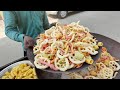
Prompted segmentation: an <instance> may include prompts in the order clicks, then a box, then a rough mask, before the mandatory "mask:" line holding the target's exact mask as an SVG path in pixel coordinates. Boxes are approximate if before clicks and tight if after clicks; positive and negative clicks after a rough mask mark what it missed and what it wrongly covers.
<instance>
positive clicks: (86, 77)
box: [84, 76, 99, 79]
mask: <svg viewBox="0 0 120 90" xmlns="http://www.w3.org/2000/svg"><path fill="white" fill-rule="evenodd" d="M84 79H99V78H98V77H95V76H85V77H84Z"/></svg>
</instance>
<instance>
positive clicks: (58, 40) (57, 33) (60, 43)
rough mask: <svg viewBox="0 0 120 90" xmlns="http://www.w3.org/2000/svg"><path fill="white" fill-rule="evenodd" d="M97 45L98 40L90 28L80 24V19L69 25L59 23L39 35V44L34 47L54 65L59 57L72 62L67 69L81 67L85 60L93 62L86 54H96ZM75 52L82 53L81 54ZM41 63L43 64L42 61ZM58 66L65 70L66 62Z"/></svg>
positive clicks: (35, 50) (36, 51) (36, 52)
mask: <svg viewBox="0 0 120 90" xmlns="http://www.w3.org/2000/svg"><path fill="white" fill-rule="evenodd" d="M95 47H98V46H97V40H96V39H94V38H93V36H92V35H91V34H90V31H89V29H88V28H86V27H84V26H82V25H80V24H79V21H78V22H77V23H76V22H73V23H71V24H68V25H62V24H60V23H57V24H56V26H53V27H51V28H50V29H48V30H46V31H45V33H43V34H40V35H39V38H38V40H37V45H36V47H34V54H35V55H37V54H41V57H43V58H47V59H48V60H50V62H52V64H53V65H54V66H55V60H56V59H55V58H59V59H58V62H59V61H61V59H64V60H62V61H66V62H67V61H68V62H71V63H70V64H68V65H69V66H68V67H67V69H65V71H66V70H68V69H70V68H80V67H81V66H82V64H83V63H84V62H85V61H86V62H87V63H88V64H92V63H93V60H92V59H90V58H89V59H87V60H86V56H87V55H96V54H97V53H98V51H97V50H98V49H96V48H95ZM75 52H78V53H80V55H78V54H77V53H75ZM84 53H88V54H84ZM53 54H54V55H53ZM74 54H75V56H74ZM35 60H36V58H35ZM39 65H42V63H40V64H39ZM60 65H61V66H60ZM57 66H58V67H59V68H58V70H60V71H64V70H62V68H63V67H64V66H65V63H61V62H59V64H57V65H56V67H57Z"/></svg>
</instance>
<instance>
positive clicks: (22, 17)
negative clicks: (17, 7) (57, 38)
mask: <svg viewBox="0 0 120 90" xmlns="http://www.w3.org/2000/svg"><path fill="white" fill-rule="evenodd" d="M3 16H4V23H5V34H6V36H8V37H9V38H10V39H12V40H14V41H17V42H22V46H23V48H24V56H26V49H28V48H29V47H33V45H34V39H35V38H36V37H37V36H38V35H39V34H40V33H42V32H44V30H46V29H48V28H50V27H51V26H53V25H55V23H52V24H49V21H48V18H47V15H46V12H45V11H4V12H3Z"/></svg>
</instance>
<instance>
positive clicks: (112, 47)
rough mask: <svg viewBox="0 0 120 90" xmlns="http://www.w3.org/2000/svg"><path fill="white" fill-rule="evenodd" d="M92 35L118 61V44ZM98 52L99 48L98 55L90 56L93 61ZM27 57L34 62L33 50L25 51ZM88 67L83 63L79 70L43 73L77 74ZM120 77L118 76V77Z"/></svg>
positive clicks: (48, 70)
mask: <svg viewBox="0 0 120 90" xmlns="http://www.w3.org/2000/svg"><path fill="white" fill-rule="evenodd" d="M92 35H93V36H94V37H95V38H96V39H97V40H98V41H101V42H103V44H104V46H105V47H106V48H107V49H108V52H109V53H110V54H111V55H112V56H114V57H116V58H118V59H120V54H119V53H120V43H118V42H117V41H115V40H113V39H110V38H108V37H105V36H103V35H100V34H96V33H92ZM100 52H101V48H100V49H99V53H98V54H97V55H95V56H92V57H93V59H94V60H97V59H98V58H99V55H100ZM27 56H28V59H30V60H32V61H34V55H33V50H32V49H28V50H27ZM88 66H89V65H88V64H86V63H84V64H83V66H82V67H80V68H79V69H76V68H75V69H70V70H67V71H66V72H61V71H54V70H51V69H45V70H43V71H46V72H50V73H67V72H68V73H69V72H77V71H80V70H83V69H84V68H86V67H88ZM119 76H120V75H119Z"/></svg>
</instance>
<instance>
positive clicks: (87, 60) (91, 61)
mask: <svg viewBox="0 0 120 90" xmlns="http://www.w3.org/2000/svg"><path fill="white" fill-rule="evenodd" d="M85 62H86V63H87V64H93V62H94V61H93V59H92V57H91V56H87V57H86V60H85Z"/></svg>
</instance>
